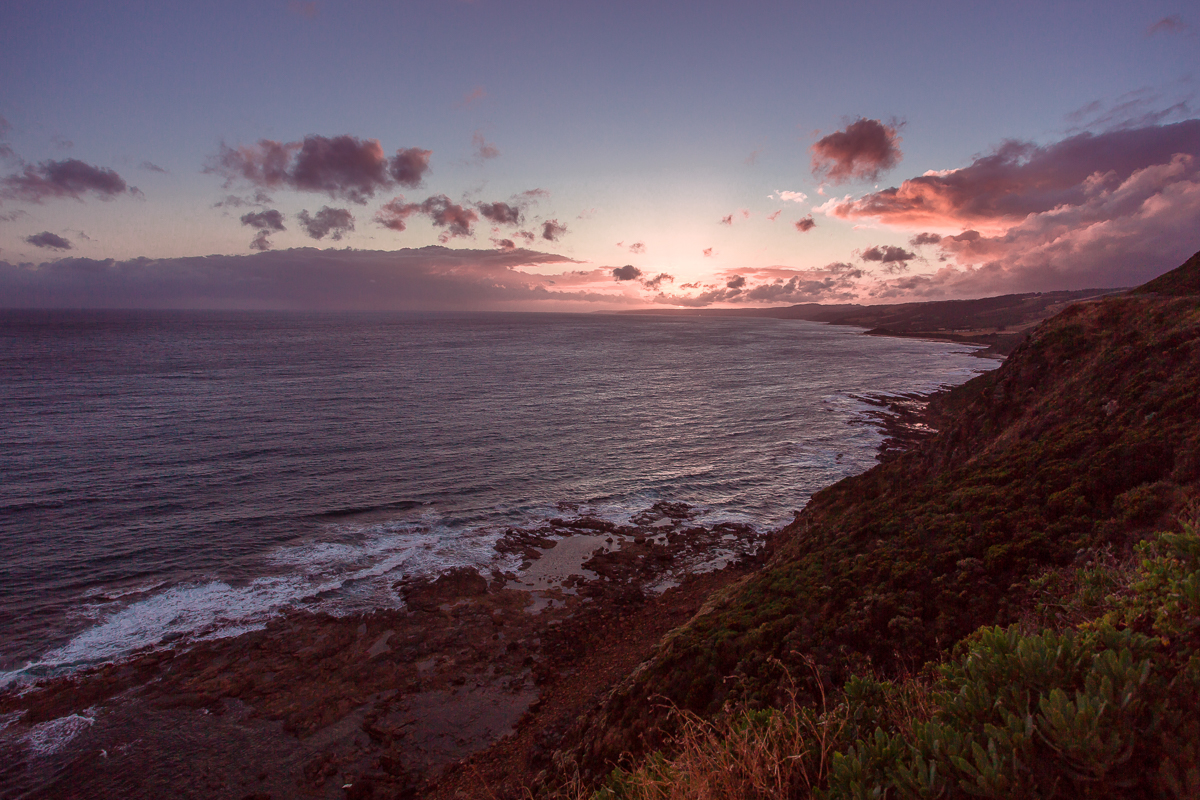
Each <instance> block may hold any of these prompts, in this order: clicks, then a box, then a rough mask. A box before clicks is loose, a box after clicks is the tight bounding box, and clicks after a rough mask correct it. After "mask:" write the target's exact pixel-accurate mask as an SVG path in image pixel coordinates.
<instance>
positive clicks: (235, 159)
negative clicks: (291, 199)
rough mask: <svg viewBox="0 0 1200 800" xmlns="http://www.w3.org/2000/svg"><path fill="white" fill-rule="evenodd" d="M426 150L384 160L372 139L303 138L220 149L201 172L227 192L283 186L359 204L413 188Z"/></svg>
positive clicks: (412, 150)
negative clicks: (218, 178)
mask: <svg viewBox="0 0 1200 800" xmlns="http://www.w3.org/2000/svg"><path fill="white" fill-rule="evenodd" d="M432 152H433V151H431V150H420V149H417V148H409V149H407V150H398V151H396V155H395V156H393V157H392V158H391V159H390V160H389V159H388V158H387V157H386V156H385V155H384V153H383V147H382V146H381V145H380V144H379V141H378V140H376V139H358V138H356V137H354V136H349V135H343V136H332V137H327V136H315V135H312V136H306V137H304V141H302V142H275V141H271V140H270V139H261V140H259V142H258V143H257V144H254V145H243V146H239V147H237V148H232V147H229V146H227V145H225V144H222V145H221V149H220V151H219V152H218V153H217V155H216V156H215V157H214V158H213V159H212V161H211V162H210V164H209V165H208V166H207V167H206V168H205V172H209V173H213V174H217V175H223V176H224V177H225V179H226V181H225V185H226V186H227V187H228V186H230V185H232V183H233V182H234V181H239V180H240V181H245V182H248V183H250V184H252V185H254V186H256V187H258V188H260V189H275V188H278V187H281V186H282V187H286V188H290V189H295V190H297V191H304V192H317V193H322V194H326V195H329V196H330V197H334V198H340V199H344V200H349V201H350V202H352V203H359V204H363V203H366V202H367V200H368V199H370V198H372V197H374V196H375V193H376V192H377V191H380V190H383V189H388V188H390V187H392V186H394V185H395V184H397V183H399V184H402V185H404V186H417V185H418V184H420V182H421V179H422V176H423V175H424V173H425V172H426V171H427V170H428V169H429V156H430V155H431V154H432Z"/></svg>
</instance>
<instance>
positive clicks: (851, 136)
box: [809, 119, 901, 183]
mask: <svg viewBox="0 0 1200 800" xmlns="http://www.w3.org/2000/svg"><path fill="white" fill-rule="evenodd" d="M898 129H899V125H897V124H894V123H893V124H892V125H884V124H883V123H882V122H880V121H879V120H877V119H859V120H856V121H855V122H852V123H850V124H849V125H847V126H846V129H845V130H841V131H836V132H834V133H831V134H829V135H828V136H825V137H824V138H821V139H818V140H817V141H816V143H815V144H813V146H812V147H811V148H809V149H810V151H811V152H812V171H813V174H814V175H817V176H824V178H825V179H826V180H828V181H830V182H831V183H845V182H846V181H849V180H854V179H862V180H875V179H876V178H877V177H879V173H880V172H883V171H884V170H888V169H891V168H892V167H894V166H896V165H897V164H899V163H900V158H901V153H900V147H899V145H900V137H899V135H898V133H897V131H898Z"/></svg>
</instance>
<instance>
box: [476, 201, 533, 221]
mask: <svg viewBox="0 0 1200 800" xmlns="http://www.w3.org/2000/svg"><path fill="white" fill-rule="evenodd" d="M475 207H476V208H478V209H479V213H480V214H483V216H484V217H486V218H487V219H490V220H491V221H492V222H494V223H496V224H497V225H520V224H521V220H522V215H521V209H520V208H519V207H518V206H512V205H509V204H508V203H479V204H477V205H476V206H475Z"/></svg>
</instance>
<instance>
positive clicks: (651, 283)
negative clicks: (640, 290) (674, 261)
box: [642, 272, 675, 290]
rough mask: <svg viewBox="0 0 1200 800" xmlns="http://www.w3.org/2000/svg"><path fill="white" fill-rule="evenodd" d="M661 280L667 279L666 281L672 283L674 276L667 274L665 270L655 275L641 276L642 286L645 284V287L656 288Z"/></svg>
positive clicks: (660, 283)
mask: <svg viewBox="0 0 1200 800" xmlns="http://www.w3.org/2000/svg"><path fill="white" fill-rule="evenodd" d="M663 281H667V282H668V283H674V282H675V276H674V275H668V274H667V273H665V272H660V273H658V274H657V275H655V276H654V277H653V278H643V279H642V286H645V287H646V288H647V289H654V290H657V289H659V288H661V287H662V284H663Z"/></svg>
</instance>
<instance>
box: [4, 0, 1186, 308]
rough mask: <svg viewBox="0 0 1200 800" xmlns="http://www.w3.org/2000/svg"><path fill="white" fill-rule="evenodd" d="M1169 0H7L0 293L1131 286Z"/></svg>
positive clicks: (507, 295) (1177, 89)
mask: <svg viewBox="0 0 1200 800" xmlns="http://www.w3.org/2000/svg"><path fill="white" fill-rule="evenodd" d="M1198 67H1200V15H1198V14H1197V13H1196V11H1195V7H1194V6H1192V5H1191V4H1185V3H1180V2H1178V1H1177V0H1171V2H1162V3H1160V2H1139V3H1128V2H1106V1H1104V0H1100V1H1092V2H1087V3H1083V2H1055V3H1045V2H1038V3H1019V2H1017V3H1004V4H998V3H990V2H989V3H983V2H979V3H970V2H953V3H950V2H947V3H896V2H878V3H872V2H838V3H819V4H818V3H809V2H773V1H771V0H763V2H740V3H734V2H693V3H688V4H681V3H662V2H653V0H644V1H643V2H621V1H620V0H614V1H612V2H604V3H595V2H593V3H585V2H575V3H572V2H512V1H502V0H429V1H427V2H421V3H407V2H395V1H392V2H383V1H382V0H348V1H347V2H335V0H307V1H304V0H269V1H263V2H257V1H256V0H249V1H247V0H240V1H239V2H226V1H225V0H210V1H209V2H204V3H198V2H197V3H188V2H180V3H150V2H115V3H104V4H101V3H84V2H59V1H58V0H36V2H30V1H27V0H6V2H5V3H3V4H2V5H0V74H2V75H3V76H5V77H4V78H3V83H2V85H3V89H2V90H0V307H117V308H126V307H160V308H280V309H290V308H296V309H326V308H327V309H362V310H366V309H398V310H546V311H592V310H611V309H624V308H638V307H653V306H656V305H661V306H664V307H721V306H735V307H737V306H742V307H744V306H753V305H758V306H780V305H791V304H795V303H806V302H821V303H846V302H856V303H892V302H906V301H912V300H940V299H952V298H969V297H984V296H991V295H997V294H1006V293H1012V292H1033V291H1051V290H1058V289H1081V288H1105V287H1122V286H1133V285H1137V284H1139V283H1142V282H1144V281H1146V280H1148V279H1150V278H1153V277H1155V276H1156V275H1159V274H1161V273H1162V272H1165V271H1167V270H1168V269H1171V268H1173V267H1175V266H1177V265H1179V264H1180V263H1182V262H1183V261H1184V260H1185V259H1186V258H1187V257H1188V256H1190V255H1191V254H1192V253H1193V252H1195V251H1197V250H1200V100H1198V98H1197V92H1198V89H1200V84H1198V79H1200V76H1198V75H1197V68H1198Z"/></svg>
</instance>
